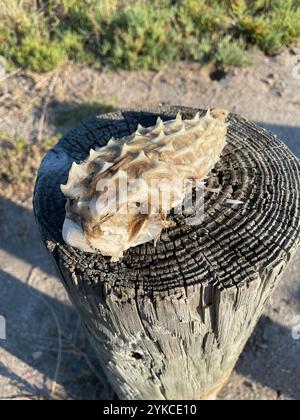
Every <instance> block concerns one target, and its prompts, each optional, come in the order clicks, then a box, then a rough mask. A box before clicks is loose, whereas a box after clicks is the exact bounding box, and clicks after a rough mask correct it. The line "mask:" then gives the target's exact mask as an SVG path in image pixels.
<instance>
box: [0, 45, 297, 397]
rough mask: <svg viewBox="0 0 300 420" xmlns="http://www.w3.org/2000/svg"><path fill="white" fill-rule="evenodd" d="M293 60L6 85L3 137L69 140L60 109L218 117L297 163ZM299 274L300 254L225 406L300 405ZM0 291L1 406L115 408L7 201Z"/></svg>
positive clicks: (87, 73)
mask: <svg viewBox="0 0 300 420" xmlns="http://www.w3.org/2000/svg"><path fill="white" fill-rule="evenodd" d="M297 54H300V48H296V47H295V48H294V49H293V50H285V51H283V52H282V53H281V54H280V55H279V56H276V57H273V58H265V57H261V58H260V60H259V62H258V63H257V65H256V66H254V67H251V68H247V69H239V70H234V71H231V72H229V73H228V74H227V75H226V76H225V77H223V78H221V80H212V79H215V78H216V76H219V75H218V74H217V75H216V74H213V75H212V74H211V72H210V71H209V69H202V68H201V67H200V66H199V65H197V64H179V65H176V66H174V67H172V68H164V69H162V70H161V71H160V72H158V73H154V72H139V73H127V72H118V73H107V72H100V71H95V70H92V69H87V68H78V67H76V68H74V66H66V67H65V68H63V69H61V70H60V71H59V72H56V73H53V74H50V75H46V76H42V77H39V78H36V77H35V76H32V75H26V76H25V75H21V74H18V75H16V76H14V77H13V78H10V79H8V80H6V81H5V83H4V84H3V83H2V85H0V131H8V132H10V133H12V134H13V135H15V136H25V137H30V138H32V139H36V138H38V139H42V138H44V137H45V136H47V135H52V134H54V133H56V132H57V131H60V132H64V131H66V130H67V129H68V128H69V127H57V125H56V124H55V115H57V114H58V113H59V111H60V110H61V109H69V108H70V109H72V107H74V106H76V104H78V103H79V102H82V101H85V102H90V101H94V100H96V99H97V100H99V98H100V99H101V101H102V102H103V103H105V104H109V103H113V104H114V106H115V107H137V108H141V107H143V106H144V107H146V106H150V105H156V104H158V103H171V104H181V105H186V106H195V107H203V108H204V107H212V106H218V107H224V108H227V109H229V110H232V111H234V112H237V113H240V114H242V115H243V116H245V117H247V118H249V119H252V120H254V121H256V122H258V123H259V124H260V125H263V126H265V127H267V128H269V129H270V130H272V131H274V132H275V133H277V134H278V136H279V137H281V138H282V139H283V140H284V141H285V142H286V143H287V144H288V145H289V146H290V148H291V149H292V150H293V151H294V153H295V154H296V155H297V156H300V78H299V79H295V74H296V70H297V68H296V67H295V66H296V63H297ZM299 73H300V72H299ZM293 75H294V77H293ZM1 94H2V96H1ZM299 269H300V253H298V254H297V256H296V258H295V259H294V261H293V262H292V263H291V264H290V266H289V267H288V269H287V271H286V272H285V273H284V276H283V279H282V282H281V284H280V286H279V288H278V289H277V290H276V292H275V294H274V296H273V300H272V302H271V304H270V305H269V307H268V308H266V310H265V313H264V315H263V317H262V319H261V321H260V322H259V325H258V326H257V328H256V331H255V333H254V335H253V336H252V338H251V340H250V342H249V343H248V345H247V347H246V349H245V351H244V353H243V354H242V356H241V358H240V361H239V363H238V365H237V367H236V369H235V372H234V373H233V375H232V377H231V379H230V381H229V383H228V385H227V386H226V387H225V388H224V390H223V391H222V393H221V395H220V398H221V399H224V400H232V399H242V400H245V399H246V400H261V399H269V400H277V399H284V400H286V399H296V400H298V399H300V381H299V377H300V363H299V354H300V340H295V339H294V338H293V334H292V333H293V332H294V335H295V332H297V330H298V331H299V330H300V325H299V324H300V321H299V318H298V319H297V316H298V317H299V315H300V280H299ZM0 282H1V283H0V284H1V295H0V315H3V316H5V317H6V322H7V339H6V340H0V398H2V399H11V398H18V399H19V398H24V399H49V398H59V399H60V398H68V399H106V398H112V397H113V394H112V392H111V391H110V389H109V387H108V386H107V384H106V382H105V379H104V378H103V375H102V373H101V369H100V367H99V365H98V362H97V361H96V359H95V357H94V354H93V351H92V349H91V348H90V345H89V344H88V343H87V340H86V339H85V337H84V334H83V333H82V330H81V327H80V322H79V320H78V317H77V315H76V314H75V312H74V311H73V309H72V308H71V306H70V304H69V302H68V299H67V297H66V294H65V292H64V290H63V288H62V286H61V285H60V283H59V281H58V280H57V277H56V275H55V273H54V272H53V269H52V266H51V263H50V261H48V258H47V255H46V254H45V251H44V249H43V247H42V245H41V244H40V241H39V236H38V233H37V230H36V227H35V224H34V220H33V214H32V209H31V206H30V203H29V202H25V203H24V202H23V203H22V202H19V201H18V200H17V199H16V198H13V199H12V198H9V199H8V198H5V197H4V196H0ZM297 324H298V325H297Z"/></svg>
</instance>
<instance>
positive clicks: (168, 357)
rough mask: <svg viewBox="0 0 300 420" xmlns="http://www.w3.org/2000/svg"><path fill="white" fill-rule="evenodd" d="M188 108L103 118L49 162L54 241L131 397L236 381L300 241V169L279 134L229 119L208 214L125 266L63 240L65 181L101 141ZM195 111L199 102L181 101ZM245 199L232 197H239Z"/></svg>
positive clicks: (90, 328) (86, 316)
mask: <svg viewBox="0 0 300 420" xmlns="http://www.w3.org/2000/svg"><path fill="white" fill-rule="evenodd" d="M178 110H179V108H178V107H159V108H157V109H152V110H149V111H143V112H135V111H123V112H116V113H111V114H107V115H102V116H100V117H97V118H96V119H93V120H90V121H88V122H86V123H85V124H82V125H81V126H80V127H79V128H77V129H75V130H73V131H71V132H70V133H69V134H68V135H67V136H66V137H65V138H64V139H63V140H61V141H60V142H59V144H58V145H57V146H56V147H55V148H54V149H53V150H51V151H50V152H49V153H48V155H47V156H46V158H45V159H44V161H43V163H42V165H41V168H40V172H39V176H38V180H37V185H36V191H35V198H34V205H35V213H36V219H37V222H38V225H39V227H40V231H41V235H42V238H43V241H44V242H45V244H46V246H47V249H48V251H49V253H50V254H51V255H52V257H53V259H54V262H55V264H56V266H57V268H58V270H59V273H60V276H61V279H62V281H63V283H64V285H65V287H66V289H67V291H68V293H69V296H70V298H71V300H72V302H73V304H74V306H75V307H76V308H77V310H78V312H79V314H80V316H81V319H82V322H83V324H84V325H85V327H86V330H87V332H88V335H89V337H90V338H91V340H92V342H93V344H94V346H95V348H96V350H97V353H98V355H99V358H100V360H101V362H102V365H103V368H104V371H105V372H106V375H107V378H108V380H109V382H110V384H111V386H112V387H113V389H114V390H115V392H116V393H117V395H118V397H119V398H121V399H180V400H184V399H211V398H215V397H216V395H217V393H218V391H219V390H220V389H221V388H222V386H223V385H224V384H225V383H226V381H227V380H228V378H229V376H230V374H231V372H232V369H233V368H234V366H235V364H236V362H237V360H238V357H239V355H240V353H241V352H242V350H243V348H244V345H245V344H246V342H247V340H248V338H249V337H250V335H251V333H252V331H253V329H254V327H255V325H256V323H257V321H258V319H259V317H260V315H261V314H262V311H263V308H264V305H265V304H266V302H267V301H268V299H269V297H270V295H271V293H272V291H273V289H274V287H275V286H276V285H277V282H278V280H279V278H280V276H281V275H282V273H283V271H284V268H285V267H286V265H287V263H288V262H289V261H290V259H291V258H292V256H293V255H294V253H295V251H296V249H297V247H298V245H299V238H300V218H299V195H300V193H299V191H300V165H299V162H298V160H297V159H296V158H295V157H294V156H293V155H292V153H291V152H290V151H289V150H288V149H287V147H286V146H285V145H284V144H283V143H282V142H281V141H279V140H278V139H277V138H276V137H275V136H274V135H273V134H271V133H270V132H267V131H265V130H264V129H262V128H259V127H257V126H256V125H255V124H253V123H251V122H248V121H246V120H244V119H242V118H240V117H238V116H236V115H233V114H230V116H229V122H230V126H229V132H228V137H229V138H228V145H227V146H226V150H225V151H224V154H223V156H222V159H221V161H220V163H219V164H218V165H217V167H216V168H215V169H214V170H213V172H212V174H211V176H210V178H209V185H208V186H209V187H213V189H215V188H218V187H221V192H219V193H217V192H212V191H209V190H208V191H207V192H206V197H205V220H204V222H203V223H202V224H201V225H200V226H188V225H186V224H185V223H184V216H180V217H179V216H176V217H177V219H176V221H177V227H175V228H172V229H171V230H169V231H168V232H163V234H162V237H161V239H160V241H159V242H158V244H157V246H156V247H154V245H153V244H152V243H148V244H145V245H142V246H139V247H136V248H132V249H130V250H129V251H128V252H127V253H126V255H125V257H124V259H123V260H122V261H121V262H119V263H111V262H110V261H109V259H108V258H106V257H103V256H101V255H99V254H87V253H83V252H80V251H78V250H76V249H73V248H71V247H70V246H67V245H65V244H64V243H63V241H62V237H61V228H62V224H63V220H64V204H65V203H64V197H63V195H62V194H61V192H60V190H59V185H60V184H64V183H65V182H66V179H67V174H68V171H69V169H70V166H71V164H72V162H73V161H76V162H77V163H79V162H80V161H82V160H83V159H84V158H85V157H86V156H87V154H88V152H89V150H90V149H91V148H92V147H93V148H95V147H97V146H101V145H104V144H106V143H107V141H108V140H109V139H110V137H111V136H114V137H115V138H118V137H122V136H124V135H128V134H129V133H131V132H133V131H134V130H135V129H136V127H137V124H138V123H141V124H142V125H145V126H150V125H153V124H154V123H155V121H156V118H157V116H158V115H160V116H161V117H162V118H163V119H170V118H174V117H175V115H176V113H177V112H178ZM180 111H181V112H182V114H183V117H184V118H191V117H192V116H194V114H195V113H196V111H199V110H195V109H189V108H180ZM228 199H229V200H239V201H241V202H243V204H240V205H238V204H230V203H231V202H230V201H227V200H228Z"/></svg>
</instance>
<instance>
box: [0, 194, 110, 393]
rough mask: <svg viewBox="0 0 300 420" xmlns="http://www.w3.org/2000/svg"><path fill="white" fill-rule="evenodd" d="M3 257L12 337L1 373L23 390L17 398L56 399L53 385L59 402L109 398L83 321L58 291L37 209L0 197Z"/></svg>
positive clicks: (3, 305)
mask: <svg viewBox="0 0 300 420" xmlns="http://www.w3.org/2000/svg"><path fill="white" fill-rule="evenodd" d="M0 253H2V257H1V261H2V264H1V265H2V266H1V268H0V284H1V295H0V314H1V315H2V316H4V317H5V318H6V323H7V326H6V327H7V328H6V329H7V339H6V340H0V355H1V360H0V375H1V376H3V377H6V378H7V379H8V381H7V382H8V383H9V384H11V385H13V387H12V389H17V390H18V392H17V395H15V397H16V398H20V397H22V396H24V397H28V398H33V399H35V398H40V399H48V398H51V397H53V395H51V389H52V390H53V386H54V385H53V381H54V382H55V383H57V385H58V387H57V392H56V394H55V396H56V398H74V399H102V398H107V396H108V395H110V394H109V393H108V392H109V391H108V388H107V385H106V383H105V380H104V379H103V374H102V372H101V368H100V366H99V363H98V361H97V360H96V358H95V355H94V352H93V350H92V348H91V346H90V344H89V342H88V340H87V339H86V336H85V334H84V332H83V329H82V328H81V324H80V320H79V318H78V316H77V314H76V313H75V311H74V310H73V309H72V307H71V306H70V305H69V304H68V301H67V300H66V297H65V294H64V293H59V291H58V292H57V290H56V288H57V289H58V290H59V284H58V283H57V282H58V280H56V279H55V276H54V274H55V273H54V271H53V269H52V266H51V263H50V261H49V260H48V255H47V254H46V251H45V250H44V248H43V246H42V244H41V241H40V238H39V234H38V232H37V228H36V226H35V222H34V218H33V213H32V211H31V210H28V209H25V208H23V207H21V206H18V205H17V204H15V203H13V202H11V201H8V200H6V199H3V198H1V197H0ZM20 264H23V265H24V266H26V267H28V266H29V268H30V266H31V269H30V270H29V272H31V273H33V277H34V278H35V280H34V281H33V284H32V285H29V284H28V278H24V277H25V275H24V272H25V273H26V270H24V268H20V269H18V268H17V266H18V265H20ZM34 270H35V272H36V274H34V272H33V271H34ZM9 271H13V272H14V273H16V275H12V274H11V273H10V272H9ZM26 276H27V275H26ZM40 288H41V289H42V290H43V291H41V290H39V289H40ZM61 290H62V289H61ZM53 295H54V296H58V295H59V298H56V297H53ZM1 349H2V350H4V352H3V351H1ZM10 356H13V358H16V360H13V359H12V358H11V357H10ZM21 365H25V367H26V368H25V372H26V373H27V374H26V375H25V376H24V367H22V366H21ZM28 372H29V373H30V374H29V375H28ZM37 376H38V377H39V378H40V379H39V380H38V381H36V380H35V377H37ZM24 377H25V378H27V379H24ZM7 382H6V383H7ZM49 382H50V384H49ZM37 383H38V385H37ZM62 390H63V391H62ZM1 397H2V395H0V398H1ZM11 397H12V398H13V397H14V396H13V395H12V396H11Z"/></svg>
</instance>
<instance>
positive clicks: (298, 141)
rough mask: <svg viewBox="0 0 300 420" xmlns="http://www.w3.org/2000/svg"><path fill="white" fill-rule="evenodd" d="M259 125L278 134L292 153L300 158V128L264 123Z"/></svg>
mask: <svg viewBox="0 0 300 420" xmlns="http://www.w3.org/2000/svg"><path fill="white" fill-rule="evenodd" d="M257 124H258V125H260V126H261V127H264V128H266V129H267V130H270V131H272V132H273V133H275V134H277V136H278V137H279V138H280V139H281V140H282V141H284V143H285V144H286V145H287V146H288V147H289V148H290V149H291V150H292V152H293V153H294V154H295V155H296V156H297V157H298V158H299V157H300V127H292V126H287V125H277V124H268V123H263V122H257Z"/></svg>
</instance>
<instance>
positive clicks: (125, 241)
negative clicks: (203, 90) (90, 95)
mask: <svg viewBox="0 0 300 420" xmlns="http://www.w3.org/2000/svg"><path fill="white" fill-rule="evenodd" d="M227 115H228V112H227V111H223V110H213V111H212V112H210V111H208V112H207V114H206V115H205V116H204V117H200V116H199V114H196V116H195V117H194V118H193V119H190V120H188V119H186V120H182V117H181V114H178V115H177V117H176V119H175V120H171V121H166V122H163V121H162V120H161V119H160V118H158V120H157V123H156V125H155V126H154V127H149V128H144V127H142V126H141V125H139V126H138V129H137V131H136V132H135V133H134V134H132V135H130V136H127V137H123V138H122V139H119V140H115V139H114V138H112V139H111V140H110V141H109V142H108V144H107V145H106V146H105V147H102V148H99V149H97V150H91V152H90V155H89V157H88V158H87V159H86V161H84V162H83V163H82V164H80V165H77V164H76V163H74V164H73V166H72V168H71V170H70V173H69V179H68V182H67V184H66V185H62V186H61V190H62V192H63V194H64V195H65V197H66V198H67V204H66V218H65V222H64V226H63V238H64V241H65V242H66V243H67V244H69V245H71V246H73V247H75V248H77V249H80V250H81V251H85V252H99V251H100V252H101V253H102V254H103V255H105V256H110V257H112V260H113V261H118V260H119V259H120V258H122V257H123V253H124V251H126V250H127V249H129V248H131V247H135V246H137V245H140V244H143V243H146V242H150V241H152V240H154V241H157V240H158V239H159V237H160V234H161V232H162V230H163V228H165V227H168V226H170V225H171V224H172V222H171V223H170V222H169V221H167V220H166V218H167V214H166V213H167V212H166V210H167V211H168V210H171V209H172V208H174V207H175V206H177V205H180V204H181V203H182V202H183V200H184V196H185V192H184V190H183V187H182V185H183V181H185V180H186V179H198V180H203V179H205V177H206V176H207V175H208V174H209V173H210V171H211V170H212V169H213V167H214V166H215V164H216V163H217V161H218V160H219V158H220V156H221V153H222V150H223V148H224V146H225V144H226V134H227V126H228V124H227V123H226V122H225V119H226V117H227ZM125 177H126V182H127V183H129V182H131V183H132V184H133V188H131V189H129V191H127V192H126V194H122V191H123V189H122V188H123V187H122V186H121V185H122V181H123V180H124V178H125ZM105 179H106V180H107V179H109V180H110V181H112V182H113V183H114V185H115V186H116V189H115V191H114V195H116V192H118V193H119V195H118V203H117V204H118V205H117V206H116V199H115V197H113V196H112V194H111V193H109V192H108V189H107V187H106V188H100V187H99V182H100V183H101V181H103V180H105ZM173 179H176V180H177V181H178V180H179V181H181V182H179V183H178V184H177V185H179V187H178V188H177V189H176V188H175V189H174V190H173V191H172V194H171V197H170V200H169V201H168V208H167V209H166V208H165V207H163V206H162V205H161V202H160V201H159V199H157V198H156V199H155V198H153V196H154V197H155V196H156V197H157V194H156V195H155V194H153V195H151V197H150V192H153V191H151V188H152V190H153V188H154V187H153V185H156V188H157V185H160V181H161V180H164V181H165V180H170V181H171V180H173ZM137 180H138V181H137ZM154 180H156V181H158V184H157V183H153V182H152V181H154ZM127 185H128V184H127ZM150 185H151V186H150ZM123 186H124V184H123ZM147 187H149V188H147ZM159 188H161V185H160V187H159ZM104 196H105V200H104ZM158 196H159V194H158ZM102 199H103V200H102ZM149 200H152V202H151V206H154V207H156V211H155V212H154V213H153V211H151V212H147V211H145V212H142V211H141V209H142V208H144V209H145V207H146V208H147V209H149ZM155 200H156V201H155ZM104 204H105V206H106V207H105V211H103V208H101V206H104ZM130 204H132V205H130ZM137 208H139V209H140V211H137ZM151 210H152V207H151ZM145 213H146V214H145ZM149 213H150V214H149Z"/></svg>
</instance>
